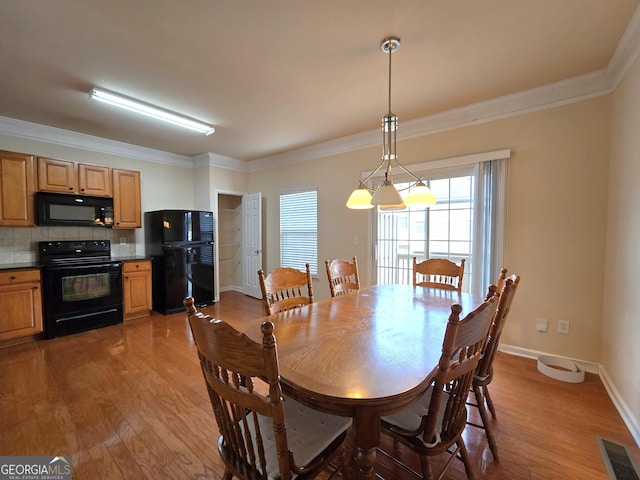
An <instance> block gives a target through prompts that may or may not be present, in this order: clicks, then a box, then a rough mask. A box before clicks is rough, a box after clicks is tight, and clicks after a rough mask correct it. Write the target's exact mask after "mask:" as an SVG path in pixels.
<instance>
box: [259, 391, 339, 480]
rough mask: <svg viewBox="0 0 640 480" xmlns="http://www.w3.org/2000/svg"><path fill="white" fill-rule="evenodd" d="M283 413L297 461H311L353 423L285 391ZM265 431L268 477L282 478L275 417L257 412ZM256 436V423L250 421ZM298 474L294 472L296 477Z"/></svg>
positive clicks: (305, 462) (288, 439)
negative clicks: (306, 404)
mask: <svg viewBox="0 0 640 480" xmlns="http://www.w3.org/2000/svg"><path fill="white" fill-rule="evenodd" d="M283 400H284V401H283V403H284V415H285V418H286V419H287V420H286V422H287V423H286V428H287V441H288V443H289V449H290V450H291V452H292V453H293V458H294V459H295V461H296V463H297V464H298V465H308V464H309V463H311V461H312V460H313V459H314V458H316V457H317V456H318V455H320V454H321V453H322V451H323V450H325V449H326V448H327V447H328V446H329V445H331V443H332V442H333V441H334V440H335V439H336V438H338V437H339V436H340V435H341V434H343V433H344V432H346V431H347V429H348V428H349V427H350V426H351V418H346V417H337V416H335V415H329V414H326V413H322V412H318V411H317V410H313V409H311V408H308V407H306V406H304V405H302V404H301V403H299V402H297V401H295V400H294V399H293V398H290V397H287V396H286V395H283ZM258 422H259V423H260V430H261V431H262V435H263V440H264V447H265V458H266V459H267V470H268V472H267V477H268V478H269V479H270V480H271V479H273V480H276V479H278V478H280V471H279V470H278V457H277V452H276V442H275V438H274V433H273V424H272V420H271V418H269V417H264V416H262V415H259V416H258ZM249 429H250V430H251V433H252V435H251V436H252V438H254V435H253V434H254V427H253V425H249ZM295 477H296V476H295V475H294V476H293V478H295Z"/></svg>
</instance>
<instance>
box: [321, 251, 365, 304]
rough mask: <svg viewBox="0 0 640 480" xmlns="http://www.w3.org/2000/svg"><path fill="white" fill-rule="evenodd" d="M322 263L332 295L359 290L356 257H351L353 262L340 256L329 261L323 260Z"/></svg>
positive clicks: (336, 295)
mask: <svg viewBox="0 0 640 480" xmlns="http://www.w3.org/2000/svg"><path fill="white" fill-rule="evenodd" d="M324 263H325V266H326V270H327V279H328V280H329V289H330V290H331V296H332V297H338V296H340V295H345V294H347V293H352V292H355V291H358V290H360V277H359V276H358V259H357V258H356V257H353V263H351V262H348V261H347V260H344V259H342V258H337V259H334V260H331V261H329V260H325V261H324Z"/></svg>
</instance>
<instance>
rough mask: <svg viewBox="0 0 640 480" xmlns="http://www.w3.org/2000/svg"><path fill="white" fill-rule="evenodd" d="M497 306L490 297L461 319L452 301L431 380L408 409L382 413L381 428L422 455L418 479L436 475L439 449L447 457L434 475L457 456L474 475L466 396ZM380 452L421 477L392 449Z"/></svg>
mask: <svg viewBox="0 0 640 480" xmlns="http://www.w3.org/2000/svg"><path fill="white" fill-rule="evenodd" d="M497 305H498V297H497V296H494V297H492V298H491V299H489V300H486V301H485V302H484V303H482V305H480V306H479V307H478V308H476V309H475V310H474V311H472V312H471V313H469V314H467V315H466V316H465V317H464V318H463V319H462V320H460V313H461V312H462V307H461V306H460V305H458V304H454V305H452V306H451V315H449V322H448V323H447V328H446V330H445V334H444V341H443V343H442V355H441V356H440V361H439V362H438V367H437V368H438V370H437V372H436V376H435V379H434V381H433V382H432V384H431V385H430V387H429V388H428V389H427V390H426V391H425V393H424V394H423V395H422V396H420V398H419V399H418V400H417V401H415V402H414V403H412V404H411V405H410V406H409V407H408V408H406V409H405V410H402V411H400V412H398V413H395V414H393V415H390V416H386V417H382V423H381V427H382V431H383V432H384V433H385V434H387V435H390V436H391V438H392V439H394V440H396V441H398V442H400V444H402V445H405V446H406V447H409V449H411V450H412V451H414V452H415V453H417V454H418V455H419V456H420V466H421V469H422V478H425V479H428V480H432V479H433V478H434V476H433V469H432V466H431V457H433V456H435V455H440V454H443V453H448V454H449V455H450V457H449V458H448V460H447V462H446V463H445V465H444V467H443V468H442V471H441V472H440V474H439V475H438V476H437V478H438V479H440V478H442V476H443V474H444V472H445V471H446V470H447V469H448V468H449V466H450V465H451V463H452V462H453V460H454V459H455V458H460V459H461V460H462V462H463V463H464V468H465V471H466V473H467V478H468V479H469V480H474V478H475V475H474V473H473V469H472V467H471V463H470V460H469V455H468V453H467V449H466V446H465V443H464V439H463V438H462V432H463V431H464V428H465V426H466V424H467V409H466V400H467V397H468V394H469V389H470V388H471V383H472V381H473V375H474V373H475V370H476V367H477V366H478V362H479V361H480V356H481V355H482V346H483V345H484V341H485V338H486V335H487V331H488V329H489V325H490V324H491V320H492V318H493V316H494V314H495V312H496V308H497ZM381 452H382V453H383V455H385V456H387V457H388V458H390V459H391V460H392V461H393V462H394V463H396V464H398V465H399V466H400V467H401V468H404V469H406V470H408V471H410V472H412V473H413V474H415V475H417V476H418V477H420V474H418V473H416V472H414V471H413V470H412V469H410V468H409V467H408V466H406V465H405V464H403V463H402V462H400V461H399V460H398V459H397V458H395V457H394V456H393V455H392V454H389V453H388V452H385V451H384V450H382V451H381ZM458 454H459V457H458Z"/></svg>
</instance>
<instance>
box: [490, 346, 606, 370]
mask: <svg viewBox="0 0 640 480" xmlns="http://www.w3.org/2000/svg"><path fill="white" fill-rule="evenodd" d="M499 350H500V351H501V352H504V353H510V354H511V355H517V356H518V357H526V358H533V359H537V358H538V357H542V356H546V355H553V356H554V357H558V355H556V354H554V353H549V352H541V351H539V350H531V349H529V348H522V347H516V346H514V345H505V344H501V345H500V347H499ZM559 358H564V359H566V360H571V361H572V362H575V363H577V364H578V366H579V367H580V368H581V369H582V370H584V371H585V372H587V373H595V374H596V375H599V374H600V364H599V363H592V362H586V361H584V360H577V359H575V358H568V357H563V356H560V357H559Z"/></svg>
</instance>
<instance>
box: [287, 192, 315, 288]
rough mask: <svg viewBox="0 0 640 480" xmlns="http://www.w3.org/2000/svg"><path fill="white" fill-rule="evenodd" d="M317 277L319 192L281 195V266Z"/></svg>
mask: <svg viewBox="0 0 640 480" xmlns="http://www.w3.org/2000/svg"><path fill="white" fill-rule="evenodd" d="M307 263H308V264H309V266H310V269H311V274H312V275H314V276H317V275H318V191H317V190H316V189H312V190H301V191H296V192H287V193H281V194H280V265H281V266H283V267H292V268H296V269H298V270H301V271H305V264H307Z"/></svg>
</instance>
